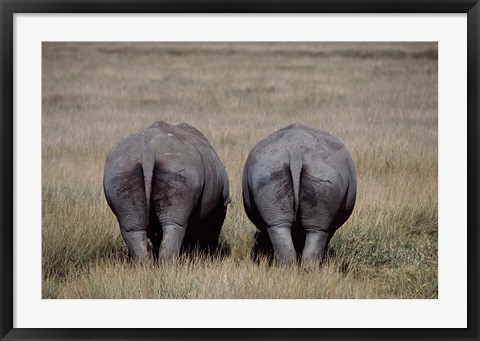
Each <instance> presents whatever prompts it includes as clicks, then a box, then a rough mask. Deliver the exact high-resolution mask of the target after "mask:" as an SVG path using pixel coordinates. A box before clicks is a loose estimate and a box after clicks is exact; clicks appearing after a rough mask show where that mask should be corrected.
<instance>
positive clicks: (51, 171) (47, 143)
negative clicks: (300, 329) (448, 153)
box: [42, 43, 438, 298]
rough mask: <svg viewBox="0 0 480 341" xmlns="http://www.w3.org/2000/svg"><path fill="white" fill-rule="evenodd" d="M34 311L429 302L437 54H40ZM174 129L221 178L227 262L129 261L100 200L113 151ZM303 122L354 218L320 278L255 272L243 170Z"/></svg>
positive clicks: (69, 50) (93, 48) (213, 49)
mask: <svg viewBox="0 0 480 341" xmlns="http://www.w3.org/2000/svg"><path fill="white" fill-rule="evenodd" d="M42 78H43V79H42V95H43V97H42V109H43V113H42V161H43V162H42V236H43V238H42V272H43V297H44V298H437V295H438V288H437V284H438V281H437V269H438V268H437V227H438V212H437V175H438V170H437V46H436V44H429V43H375V44H374V43H302V44H297V43H271V44H267V43H262V44H259V43H250V44H247V43H241V44H240V43H238V44H237V43H217V44H208V43H192V44H189V43H164V44H161V43H158V44H157V43H155V44H152V43H136V44H130V43H91V44H90V43H44V44H43V65H42ZM156 120H164V121H167V122H169V123H180V122H187V123H189V124H191V125H193V126H195V127H197V128H198V129H199V130H201V131H202V132H203V133H204V134H205V136H206V137H207V138H208V139H209V140H210V142H211V144H212V145H213V146H214V148H215V149H216V151H217V153H218V154H219V156H220V159H221V160H222V161H223V163H224V164H225V167H226V169H227V172H228V174H229V177H230V193H231V197H232V202H231V204H230V205H229V209H228V213H227V218H226V220H225V224H224V227H223V230H222V234H221V240H222V242H224V243H227V244H229V245H230V248H231V251H232V252H231V255H230V256H229V257H226V258H223V259H214V260H205V259H198V258H190V259H188V258H186V259H181V260H180V261H179V262H178V263H177V264H175V265H173V266H165V267H159V266H158V265H155V264H152V263H149V264H145V265H143V266H140V265H135V264H132V263H130V262H128V260H127V257H126V246H125V244H124V242H123V240H122V238H121V236H120V231H119V228H118V224H117V221H116V219H115V217H114V215H113V213H112V212H111V211H110V209H109V208H108V206H107V203H106V201H105V198H104V194H103V189H102V177H103V167H104V163H105V159H106V156H107V154H108V153H109V151H110V149H111V148H112V147H113V146H114V145H115V144H116V143H117V142H118V141H119V140H120V139H122V138H124V137H126V136H127V135H129V134H131V133H134V132H136V131H138V130H141V129H143V128H145V127H147V126H149V125H151V124H152V123H153V122H154V121H156ZM293 122H300V123H303V124H306V125H309V126H312V127H315V128H317V129H321V130H325V131H327V132H330V133H332V134H333V135H336V136H337V137H338V138H339V139H340V140H341V141H343V142H344V143H345V145H346V146H347V148H348V149H349V151H350V153H351V154H352V157H353V159H354V161H355V164H356V167H357V177H358V193H357V203H356V207H355V209H354V212H353V214H352V216H351V218H350V219H349V220H348V221H347V223H346V224H345V225H344V226H343V227H342V228H341V229H340V230H339V231H338V232H337V233H336V235H335V237H334V238H333V239H332V241H331V247H332V250H333V251H332V256H331V257H329V259H328V262H327V263H326V264H325V265H324V266H323V267H321V268H319V269H315V270H310V271H304V270H302V269H298V268H279V267H276V266H273V267H268V266H267V265H265V264H260V265H256V264H254V263H252V261H251V260H250V257H249V252H250V249H251V246H252V244H253V234H252V231H253V225H252V224H251V223H250V221H249V220H248V218H247V217H246V215H245V213H244V210H243V204H242V194H241V176H242V170H243V165H244V162H245V159H246V157H247V155H248V153H249V152H250V150H251V148H252V147H253V146H254V145H255V143H256V142H257V141H258V140H259V139H261V138H263V137H264V136H266V135H268V134H269V133H271V132H273V131H275V130H277V129H279V128H281V127H284V126H286V125H288V124H291V123H293Z"/></svg>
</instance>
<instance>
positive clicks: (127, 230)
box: [103, 121, 230, 261]
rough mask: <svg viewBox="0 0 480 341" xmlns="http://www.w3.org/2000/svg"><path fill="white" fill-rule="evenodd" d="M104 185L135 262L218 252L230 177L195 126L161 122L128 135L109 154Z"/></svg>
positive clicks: (228, 198) (227, 201)
mask: <svg viewBox="0 0 480 341" xmlns="http://www.w3.org/2000/svg"><path fill="white" fill-rule="evenodd" d="M103 187H104V192H105V197H106V199H107V202H108V205H109V207H110V209H111V210H112V211H113V213H114V214H115V216H116V218H117V220H118V223H119V226H120V231H121V234H122V237H123V239H124V240H125V243H126V244H127V248H128V253H129V255H130V256H131V257H133V258H134V259H136V260H138V261H144V260H145V259H146V258H147V257H149V255H153V256H154V258H157V259H159V260H160V261H163V260H173V259H174V258H175V257H177V256H178V255H179V253H180V252H181V251H183V250H193V249H198V250H200V251H201V252H208V253H209V254H211V253H213V252H215V250H217V247H218V240H219V235H220V231H221V228H222V225H223V221H224V219H225V215H226V212H227V205H228V204H229V202H230V196H229V180H228V176H227V173H226V171H225V167H224V166H223V164H222V162H221V161H220V159H219V157H218V155H217V154H216V152H215V151H214V149H213V147H212V146H211V145H210V143H209V142H208V140H207V139H206V137H205V136H204V135H203V134H202V133H201V132H200V131H199V130H197V129H196V128H194V127H192V126H190V125H188V124H186V123H181V124H178V125H171V124H168V123H166V122H163V121H158V122H155V123H154V124H152V125H151V126H150V127H148V128H146V129H144V130H142V131H140V132H137V133H135V134H133V135H131V136H129V137H127V138H126V139H124V140H123V141H121V142H120V143H118V145H116V146H115V147H114V148H113V149H112V150H111V152H110V153H109V155H108V157H107V160H106V162H105V170H104V177H103ZM148 239H149V240H150V241H151V243H148Z"/></svg>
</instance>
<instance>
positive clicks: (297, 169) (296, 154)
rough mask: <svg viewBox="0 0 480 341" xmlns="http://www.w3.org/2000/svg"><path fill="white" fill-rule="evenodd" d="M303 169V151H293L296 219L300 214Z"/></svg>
mask: <svg viewBox="0 0 480 341" xmlns="http://www.w3.org/2000/svg"><path fill="white" fill-rule="evenodd" d="M302 167H303V150H299V149H297V150H293V151H292V152H291V153H290V174H291V176H292V187H293V198H294V199H293V200H294V212H295V217H297V213H298V204H299V191H300V175H301V172H302Z"/></svg>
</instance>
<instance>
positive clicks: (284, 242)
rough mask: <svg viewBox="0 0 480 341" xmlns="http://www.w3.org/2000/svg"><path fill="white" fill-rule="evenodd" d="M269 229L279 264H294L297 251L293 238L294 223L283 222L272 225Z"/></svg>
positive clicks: (275, 258)
mask: <svg viewBox="0 0 480 341" xmlns="http://www.w3.org/2000/svg"><path fill="white" fill-rule="evenodd" d="M267 231H268V237H269V238H270V241H271V242H272V246H273V254H274V260H275V262H276V263H277V264H279V265H290V264H294V263H295V262H296V259H297V253H296V251H295V247H294V244H293V239H292V224H289V223H283V224H278V225H274V226H270V227H268V228H267Z"/></svg>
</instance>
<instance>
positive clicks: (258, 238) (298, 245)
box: [242, 124, 357, 265]
mask: <svg viewBox="0 0 480 341" xmlns="http://www.w3.org/2000/svg"><path fill="white" fill-rule="evenodd" d="M356 193H357V179H356V173H355V165H354V162H353V160H352V157H351V156H350V154H349V152H348V151H347V149H346V148H345V146H344V145H343V144H342V142H340V141H339V140H338V139H337V138H336V137H334V136H332V135H330V134H328V133H326V132H323V131H320V130H317V129H313V128H310V127H307V126H305V125H302V124H292V125H290V126H288V127H285V128H283V129H280V130H278V131H276V132H274V133H272V134H271V135H269V136H267V137H266V138H264V139H262V140H260V141H259V142H258V143H257V144H256V145H255V146H254V147H253V149H252V151H251V152H250V154H249V156H248V158H247V160H246V162H245V167H244V170H243V177H242V194H243V204H244V208H245V212H246V214H247V216H248V218H249V219H250V220H251V222H252V223H253V224H254V225H255V227H256V232H255V234H254V239H255V241H254V247H253V250H252V256H253V257H254V258H255V259H257V260H258V259H259V258H260V256H262V255H266V256H267V257H270V261H272V257H273V261H275V263H277V264H294V263H297V262H300V263H302V264H310V265H312V264H317V263H322V261H323V260H324V257H325V255H326V250H327V246H328V244H329V242H330V239H331V238H332V236H333V235H334V233H335V231H336V230H337V229H338V228H339V227H340V226H342V225H343V224H344V223H345V221H347V219H348V218H349V217H350V215H351V213H352V211H353V207H354V205H355V200H356Z"/></svg>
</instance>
